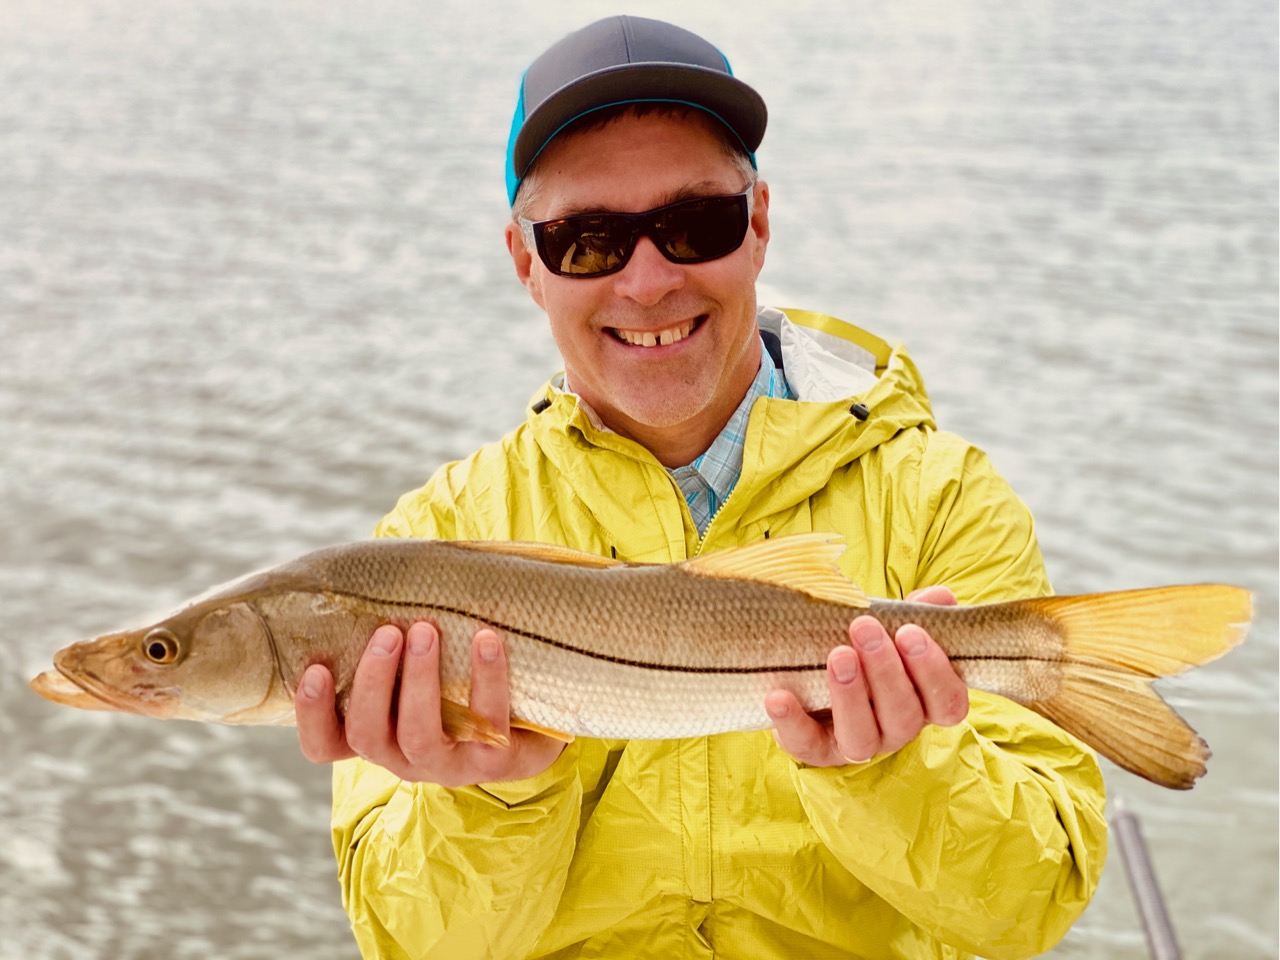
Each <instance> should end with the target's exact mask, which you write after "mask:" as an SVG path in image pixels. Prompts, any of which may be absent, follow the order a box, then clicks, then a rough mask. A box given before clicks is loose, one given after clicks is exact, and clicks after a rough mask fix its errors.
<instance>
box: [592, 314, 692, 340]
mask: <svg viewBox="0 0 1280 960" xmlns="http://www.w3.org/2000/svg"><path fill="white" fill-rule="evenodd" d="M706 319H707V315H706V314H705V313H703V314H700V315H698V316H696V317H694V318H693V319H692V320H686V321H685V322H684V323H678V324H676V325H675V326H672V327H666V328H664V329H662V330H623V329H621V328H619V327H609V328H608V329H609V332H610V333H611V334H613V338H614V339H615V340H618V341H620V342H622V343H627V344H630V345H631V346H633V347H666V346H670V345H671V344H673V343H678V342H679V341H681V340H683V339H684V338H685V337H687V336H689V335H690V334H691V333H693V331H695V330H696V329H698V327H700V326H702V324H703V322H704V321H705V320H706Z"/></svg>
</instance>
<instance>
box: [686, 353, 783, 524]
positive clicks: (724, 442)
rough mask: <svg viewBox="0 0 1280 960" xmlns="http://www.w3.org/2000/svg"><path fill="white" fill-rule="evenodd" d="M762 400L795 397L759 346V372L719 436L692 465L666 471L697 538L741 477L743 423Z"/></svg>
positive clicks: (744, 435) (744, 434)
mask: <svg viewBox="0 0 1280 960" xmlns="http://www.w3.org/2000/svg"><path fill="white" fill-rule="evenodd" d="M762 397H772V398H775V399H782V400H794V399H795V394H794V393H792V392H791V388H790V387H788V386H787V380H786V377H784V376H783V374H782V371H781V370H779V369H778V366H777V364H775V363H774V362H773V357H772V356H770V355H769V351H768V350H767V349H764V348H763V345H762V349H761V350H760V369H759V371H758V372H757V373H756V377H755V379H754V380H752V381H751V386H750V387H748V388H747V394H746V396H744V397H743V398H742V402H741V403H740V404H738V408H737V409H736V410H734V412H733V415H732V416H731V417H729V421H728V423H726V424H725V425H724V429H723V430H721V431H720V434H719V436H717V437H716V438H715V440H713V441H712V443H711V446H709V447H708V448H707V449H706V451H705V452H703V454H702V455H701V456H700V457H698V458H697V459H696V460H694V461H693V463H690V464H688V465H686V466H683V467H676V468H675V469H674V470H670V471H668V472H669V473H670V474H671V476H672V478H673V479H674V480H675V481H676V484H677V485H678V486H679V487H680V491H681V493H683V494H684V499H685V503H687V504H688V505H689V512H690V513H691V514H693V521H694V523H695V524H696V525H697V527H698V533H699V534H705V533H706V532H707V527H708V526H710V524H711V518H712V517H714V516H715V515H716V511H717V510H719V509H720V506H721V504H723V503H724V502H725V500H727V499H728V498H729V494H730V493H732V492H733V488H734V486H735V485H736V484H737V482H738V477H739V476H741V474H742V452H743V449H744V447H745V444H746V440H747V419H748V417H750V415H751V408H752V407H753V406H754V405H755V402H756V401H757V400H759V399H761V398H762Z"/></svg>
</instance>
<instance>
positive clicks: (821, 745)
mask: <svg viewBox="0 0 1280 960" xmlns="http://www.w3.org/2000/svg"><path fill="white" fill-rule="evenodd" d="M764 708H765V710H766V711H767V712H768V714H769V717H770V719H772V720H773V736H774V739H775V740H777V741H778V746H780V747H782V749H783V750H785V751H787V753H789V754H791V755H792V756H793V757H795V758H796V759H797V760H799V761H800V762H801V763H807V764H809V766H811V767H833V766H837V765H838V764H841V763H844V762H845V760H844V758H843V757H841V756H840V755H839V754H838V752H837V751H836V750H835V744H834V741H833V739H832V737H831V731H830V730H829V729H828V728H827V726H826V725H825V724H823V723H821V722H819V721H818V720H815V719H814V718H813V717H811V716H809V714H807V713H805V712H804V707H803V706H801V704H800V701H799V700H797V699H796V697H795V694H793V693H791V692H790V691H788V690H774V691H772V692H771V693H769V694H768V695H767V696H766V697H765V699H764Z"/></svg>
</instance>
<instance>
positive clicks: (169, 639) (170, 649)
mask: <svg viewBox="0 0 1280 960" xmlns="http://www.w3.org/2000/svg"><path fill="white" fill-rule="evenodd" d="M142 652H143V654H145V655H146V658H147V659H148V660H150V661H151V662H152V663H173V661H175V660H177V659H178V638H177V637H175V636H174V635H173V634H172V633H170V632H169V631H168V630H164V629H156V630H152V631H151V632H150V633H148V634H147V635H146V636H145V637H143V638H142Z"/></svg>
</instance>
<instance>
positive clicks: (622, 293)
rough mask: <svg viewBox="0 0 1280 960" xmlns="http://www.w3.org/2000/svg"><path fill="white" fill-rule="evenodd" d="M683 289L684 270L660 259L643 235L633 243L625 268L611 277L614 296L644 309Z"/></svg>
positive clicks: (659, 254) (652, 245) (650, 241)
mask: <svg viewBox="0 0 1280 960" xmlns="http://www.w3.org/2000/svg"><path fill="white" fill-rule="evenodd" d="M683 286H684V267H682V266H680V265H679V264H676V263H672V262H671V261H670V260H668V259H667V258H666V257H664V256H663V255H662V254H661V253H660V252H659V250H658V248H657V246H655V245H654V242H653V241H652V240H651V239H649V238H648V237H646V236H642V237H640V239H638V240H637V241H636V248H635V250H633V251H632V252H631V259H630V260H629V261H627V265H626V266H625V267H623V268H622V269H621V270H619V271H618V272H617V273H615V274H614V275H613V289H614V293H616V294H617V295H618V296H619V297H625V298H627V299H628V300H634V301H636V303H639V304H642V305H643V306H646V307H651V306H653V305H654V304H656V303H658V302H659V301H660V300H661V299H662V298H663V297H665V296H666V295H667V294H668V293H670V292H671V291H673V290H678V289H680V288H681V287H683Z"/></svg>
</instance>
